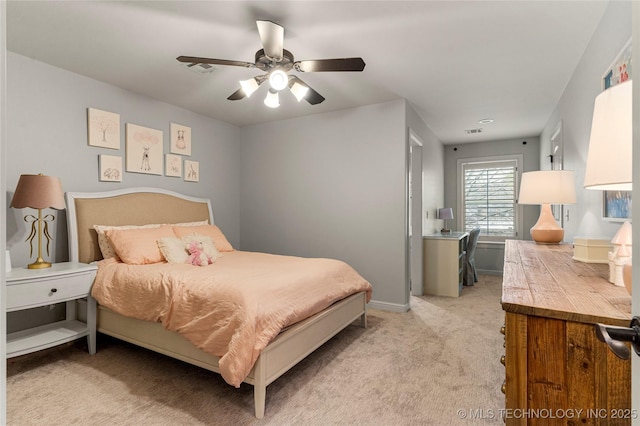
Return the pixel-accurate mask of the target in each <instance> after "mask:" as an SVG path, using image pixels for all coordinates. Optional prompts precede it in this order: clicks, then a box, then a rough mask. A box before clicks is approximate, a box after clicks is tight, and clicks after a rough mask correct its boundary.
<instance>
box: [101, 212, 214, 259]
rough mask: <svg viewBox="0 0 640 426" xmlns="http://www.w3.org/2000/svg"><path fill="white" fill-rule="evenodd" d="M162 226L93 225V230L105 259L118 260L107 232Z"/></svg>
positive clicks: (194, 223) (205, 221)
mask: <svg viewBox="0 0 640 426" xmlns="http://www.w3.org/2000/svg"><path fill="white" fill-rule="evenodd" d="M208 223H209V221H208V220H201V221H198V222H184V223H174V224H171V225H172V226H202V225H207V224H208ZM160 226H161V225H160V224H159V223H153V224H149V225H123V226H110V225H93V229H95V230H96V233H97V234H98V246H99V247H100V252H101V253H102V257H103V258H105V259H109V258H111V257H115V258H118V255H117V254H116V252H115V250H113V247H112V246H111V244H109V239H108V238H107V236H106V235H105V231H109V230H112V229H116V230H127V229H147V228H159V227H160Z"/></svg>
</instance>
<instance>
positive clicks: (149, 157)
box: [126, 123, 163, 175]
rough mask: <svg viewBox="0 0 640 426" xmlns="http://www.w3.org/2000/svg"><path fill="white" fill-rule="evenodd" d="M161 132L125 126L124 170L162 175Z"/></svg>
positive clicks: (132, 125)
mask: <svg viewBox="0 0 640 426" xmlns="http://www.w3.org/2000/svg"><path fill="white" fill-rule="evenodd" d="M162 157H163V148H162V130H156V129H151V128H149V127H143V126H138V125H137V124H131V123H127V125H126V170H127V171H128V172H133V173H147V174H152V175H161V174H162V163H163V161H162V160H163V159H162Z"/></svg>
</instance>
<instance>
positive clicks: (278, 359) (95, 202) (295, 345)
mask: <svg viewBox="0 0 640 426" xmlns="http://www.w3.org/2000/svg"><path fill="white" fill-rule="evenodd" d="M66 201H67V222H68V237H69V256H70V260H71V261H75V262H83V263H91V262H99V264H100V263H105V262H106V263H108V262H107V261H106V260H101V259H102V258H103V256H102V252H101V250H100V246H99V244H98V235H97V233H96V231H95V229H94V225H98V224H99V225H109V226H121V225H138V226H141V225H146V224H176V223H186V222H197V221H208V223H210V224H211V225H213V224H214V220H213V213H212V208H211V202H210V201H209V200H208V199H203V198H197V197H191V196H186V195H182V194H179V193H176V192H172V191H168V190H163V189H159V188H127V189H121V190H115V191H107V192H94V193H81V192H68V193H66ZM225 254H226V253H225ZM240 255H242V253H240V252H239V253H237V254H232V255H229V256H228V259H232V258H233V256H240ZM220 265H222V262H221V263H220ZM187 266H188V265H187ZM159 267H162V265H160V266H159ZM214 267H216V266H215V265H214ZM193 268H196V269H197V268H198V267H195V266H194V267H193ZM99 276H100V271H99ZM97 280H98V279H96V283H97ZM367 285H368V286H369V288H368V290H364V289H363V290H359V291H356V292H353V293H352V294H350V295H347V296H346V297H344V298H341V299H340V300H337V301H335V302H332V303H331V304H330V305H329V306H328V307H326V308H324V309H322V310H321V311H319V312H317V313H314V314H313V315H312V316H309V317H307V318H305V319H303V320H301V321H299V322H296V323H294V324H291V325H287V327H285V328H283V330H282V331H281V332H279V333H278V334H277V336H276V337H275V338H273V339H272V340H270V341H269V342H268V344H266V346H265V347H264V348H263V349H261V350H260V351H259V355H257V359H256V360H255V363H253V364H252V367H251V370H250V371H249V372H248V374H247V375H246V377H244V379H243V380H242V382H245V383H248V384H250V385H253V387H254V405H255V416H256V417H257V418H262V417H263V416H264V413H265V400H266V387H267V386H268V385H269V384H270V383H272V382H273V381H274V380H276V379H277V378H278V377H280V376H281V375H283V374H284V373H285V372H287V371H288V370H289V369H291V368H292V367H293V366H295V365H296V364H297V363H298V362H300V361H301V360H302V359H304V358H305V357H306V356H307V355H308V354H310V353H311V352H313V351H314V350H315V349H317V348H318V347H319V346H321V345H322V344H323V343H325V342H326V341H327V340H329V339H330V338H331V337H333V336H334V335H336V334H337V333H338V332H340V331H341V330H342V329H344V328H345V327H347V326H348V325H350V324H352V323H354V322H355V323H357V324H359V325H360V326H362V327H366V325H367V312H366V304H367V302H368V299H369V298H370V296H371V289H370V285H369V284H368V283H367ZM94 290H95V285H94ZM87 312H88V315H89V316H90V315H91V313H92V312H96V316H97V330H98V332H101V333H104V334H106V335H110V336H113V337H115V338H118V339H121V340H124V341H127V342H130V343H133V344H135V345H138V346H141V347H144V348H147V349H150V350H153V351H156V352H159V353H162V354H164V355H167V356H170V357H173V358H176V359H179V360H181V361H184V362H187V363H190V364H193V365H196V366H199V367H202V368H205V369H207V370H211V371H214V372H217V373H221V362H220V360H221V357H220V356H215V355H212V354H211V353H209V352H205V351H204V350H201V349H199V348H198V347H196V345H194V344H193V343H191V342H190V341H189V340H187V338H185V337H184V336H183V334H180V333H178V332H175V331H169V330H167V329H166V328H165V326H163V324H161V323H160V322H156V321H150V320H142V319H137V318H133V317H130V316H127V315H122V314H119V313H117V312H115V311H114V310H113V309H109V308H107V307H105V306H102V305H101V304H99V303H97V302H96V300H95V299H94V298H89V301H88V308H87ZM88 320H91V318H88ZM89 345H90V347H89V351H90V352H91V353H94V352H95V340H94V341H93V342H91V341H90V342H89ZM92 346H93V347H92ZM223 360H224V357H223ZM223 367H224V365H223ZM221 374H223V377H225V376H224V369H223V371H222V373H221ZM225 380H226V379H225Z"/></svg>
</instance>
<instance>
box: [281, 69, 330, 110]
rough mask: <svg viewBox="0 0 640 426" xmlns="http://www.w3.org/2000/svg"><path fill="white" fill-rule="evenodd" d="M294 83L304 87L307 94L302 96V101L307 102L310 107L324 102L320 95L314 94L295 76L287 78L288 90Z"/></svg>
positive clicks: (314, 92) (309, 87) (313, 91)
mask: <svg viewBox="0 0 640 426" xmlns="http://www.w3.org/2000/svg"><path fill="white" fill-rule="evenodd" d="M294 83H298V84H299V85H301V86H303V87H306V88H307V89H308V90H307V93H306V94H305V95H304V99H305V100H306V101H307V102H309V103H310V104H311V105H317V104H319V103H322V102H323V101H324V96H322V95H321V94H320V93H318V92H316V91H315V90H313V89H312V88H311V86H309V85H308V84H307V83H305V82H304V81H302V80H301V79H299V78H298V77H296V76H295V75H292V76H289V89H291V88H292V87H293V84H294Z"/></svg>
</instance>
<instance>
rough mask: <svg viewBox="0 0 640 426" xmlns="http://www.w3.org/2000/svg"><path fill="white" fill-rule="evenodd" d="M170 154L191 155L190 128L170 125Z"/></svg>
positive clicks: (174, 124)
mask: <svg viewBox="0 0 640 426" xmlns="http://www.w3.org/2000/svg"><path fill="white" fill-rule="evenodd" d="M170 152H171V153H172V154H180V155H191V127H187V126H183V125H182V124H176V123H171V149H170Z"/></svg>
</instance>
